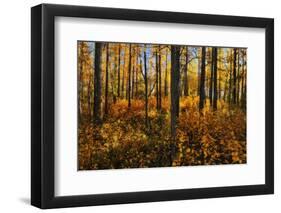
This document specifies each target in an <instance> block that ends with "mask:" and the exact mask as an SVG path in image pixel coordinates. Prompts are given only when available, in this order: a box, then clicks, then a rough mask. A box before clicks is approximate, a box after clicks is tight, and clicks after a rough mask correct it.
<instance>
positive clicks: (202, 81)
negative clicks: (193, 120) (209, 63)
mask: <svg viewBox="0 0 281 213" xmlns="http://www.w3.org/2000/svg"><path fill="white" fill-rule="evenodd" d="M205 48H206V47H202V63H201V76H200V100H199V110H202V109H203V108H204V102H205V55H206V49H205Z"/></svg>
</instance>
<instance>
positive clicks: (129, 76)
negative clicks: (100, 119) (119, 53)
mask: <svg viewBox="0 0 281 213" xmlns="http://www.w3.org/2000/svg"><path fill="white" fill-rule="evenodd" d="M131 48H132V46H131V44H130V45H129V69H128V108H130V107H131V66H132V65H131V60H132V56H131V51H132V50H131Z"/></svg>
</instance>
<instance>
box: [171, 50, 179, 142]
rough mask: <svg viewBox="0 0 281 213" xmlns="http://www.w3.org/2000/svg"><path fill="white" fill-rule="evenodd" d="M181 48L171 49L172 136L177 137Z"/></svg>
mask: <svg viewBox="0 0 281 213" xmlns="http://www.w3.org/2000/svg"><path fill="white" fill-rule="evenodd" d="M179 60H180V47H179V46H172V47H171V64H172V69H171V136H172V138H175V136H176V125H177V118H178V116H179V95H180V91H179V80H180V61H179Z"/></svg>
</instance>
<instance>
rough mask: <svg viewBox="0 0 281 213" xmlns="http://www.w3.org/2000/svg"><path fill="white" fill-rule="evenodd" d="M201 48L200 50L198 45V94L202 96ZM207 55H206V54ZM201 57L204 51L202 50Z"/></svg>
mask: <svg viewBox="0 0 281 213" xmlns="http://www.w3.org/2000/svg"><path fill="white" fill-rule="evenodd" d="M199 50H200V48H199V47H198V48H197V57H198V59H197V75H198V84H197V85H198V91H197V94H198V96H200V91H201V89H200V84H201V76H200V75H201V74H200V69H201V63H200V57H199ZM204 57H205V56H204ZM201 58H202V52H201Z"/></svg>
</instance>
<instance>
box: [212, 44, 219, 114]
mask: <svg viewBox="0 0 281 213" xmlns="http://www.w3.org/2000/svg"><path fill="white" fill-rule="evenodd" d="M212 51H213V52H214V53H213V59H212V61H213V62H214V100H213V101H214V102H213V109H214V110H217V108H218V107H217V100H218V92H217V82H218V76H217V73H218V53H217V48H216V47H213V50H212Z"/></svg>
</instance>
